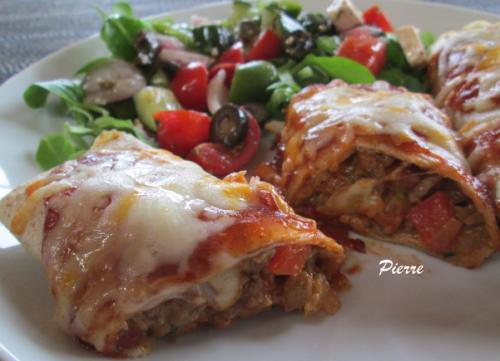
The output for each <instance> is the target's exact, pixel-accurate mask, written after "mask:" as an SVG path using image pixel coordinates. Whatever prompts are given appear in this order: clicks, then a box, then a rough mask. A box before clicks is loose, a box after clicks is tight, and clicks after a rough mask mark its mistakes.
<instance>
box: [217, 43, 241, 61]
mask: <svg viewBox="0 0 500 361" xmlns="http://www.w3.org/2000/svg"><path fill="white" fill-rule="evenodd" d="M244 62H245V56H244V55H243V43H242V42H241V41H239V42H237V43H235V44H234V45H233V46H231V47H230V48H229V49H227V50H226V51H225V52H223V53H222V55H221V56H220V57H219V59H218V60H217V63H231V64H240V63H244Z"/></svg>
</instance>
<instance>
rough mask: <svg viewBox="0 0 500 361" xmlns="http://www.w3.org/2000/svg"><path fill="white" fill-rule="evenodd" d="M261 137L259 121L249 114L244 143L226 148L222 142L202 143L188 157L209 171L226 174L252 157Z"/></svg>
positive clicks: (221, 174) (220, 174) (218, 174)
mask: <svg viewBox="0 0 500 361" xmlns="http://www.w3.org/2000/svg"><path fill="white" fill-rule="evenodd" d="M260 137H261V132H260V127H259V123H257V120H255V118H254V117H253V116H252V115H251V114H248V131H247V134H246V137H245V140H244V141H243V143H242V145H240V146H239V147H236V148H226V147H224V146H223V145H222V144H216V143H202V144H199V145H197V146H196V147H195V148H194V149H193V150H192V151H191V153H189V155H188V157H187V159H189V160H191V161H193V162H195V163H198V164H199V165H200V166H201V167H202V168H203V169H205V170H206V171H207V172H210V173H212V174H214V175H217V176H225V175H227V174H229V173H231V172H234V171H236V170H238V169H240V168H241V167H243V166H244V165H245V164H246V163H248V162H249V161H250V159H252V157H253V156H254V155H255V153H256V152H257V149H258V148H259V143H260Z"/></svg>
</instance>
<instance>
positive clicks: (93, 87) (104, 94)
mask: <svg viewBox="0 0 500 361" xmlns="http://www.w3.org/2000/svg"><path fill="white" fill-rule="evenodd" d="M232 7H233V11H232V14H231V16H230V17H228V18H227V19H224V20H221V21H215V22H214V21H211V20H209V19H205V18H202V17H193V19H192V21H191V23H190V24H187V23H176V22H175V19H170V18H163V19H160V20H142V19H139V18H137V17H136V16H135V15H134V13H133V10H132V8H131V7H130V5H129V4H128V3H126V2H118V3H116V4H115V5H113V7H112V9H111V10H110V11H109V12H104V11H99V13H100V15H101V16H102V21H103V24H102V27H101V30H100V37H101V39H102V41H103V42H104V43H105V44H106V45H107V47H108V49H109V53H110V55H109V56H107V57H102V58H98V59H94V60H92V61H91V62H89V63H88V64H82V67H81V68H80V69H79V70H77V69H75V70H76V71H75V75H74V77H73V78H71V79H55V80H50V81H43V82H37V83H34V84H32V85H31V86H30V87H28V89H26V91H25V93H24V100H25V102H26V103H27V104H28V106H30V107H31V108H40V107H43V106H44V105H45V104H46V101H47V98H48V95H49V94H53V95H55V96H57V97H59V98H60V100H61V101H62V102H63V104H64V106H65V109H66V110H67V113H68V114H69V116H70V117H71V120H70V121H68V122H67V123H65V124H64V125H61V128H62V131H61V133H57V134H49V135H46V136H45V137H43V138H42V139H41V141H40V144H39V146H38V150H37V152H36V161H37V163H38V164H39V166H40V167H41V168H43V169H49V168H51V167H53V166H56V165H57V164H60V163H62V162H64V161H66V160H69V159H74V158H77V157H78V156H79V155H81V154H82V153H84V152H85V151H86V150H88V149H89V147H90V146H91V145H92V142H93V140H94V138H95V137H96V136H98V135H99V134H100V133H101V132H102V131H104V130H109V129H117V130H120V131H124V132H128V133H130V134H133V135H134V136H136V137H137V138H139V139H141V140H142V141H144V142H147V143H149V144H151V145H153V146H156V147H161V148H163V149H167V150H169V151H171V152H173V153H175V154H177V155H179V156H182V157H185V158H187V159H190V160H192V161H195V162H197V163H198V164H200V165H201V166H202V167H203V168H205V169H206V170H207V171H209V172H211V173H213V174H215V175H218V176H224V175H226V174H228V173H230V172H232V171H235V170H238V169H241V168H242V167H243V166H244V165H245V164H246V163H248V162H249V161H250V160H251V158H252V157H253V156H254V154H255V153H256V151H257V149H258V147H259V142H260V139H261V135H262V132H263V130H262V129H273V128H276V122H283V121H284V119H285V117H286V109H287V106H288V104H289V102H290V100H291V99H292V97H293V96H294V95H295V94H297V93H298V92H300V91H301V90H302V89H303V88H305V87H307V86H309V85H312V84H318V83H320V84H325V83H328V82H330V81H332V80H334V79H342V80H344V81H345V82H348V83H368V84H369V83H373V82H374V81H376V80H385V81H387V82H389V83H391V84H392V85H395V86H403V87H406V88H407V89H409V90H410V91H415V92H427V91H428V85H427V83H426V80H425V73H426V53H425V52H426V51H427V49H428V47H429V46H430V45H431V44H432V42H433V40H434V36H433V35H432V34H431V33H428V32H420V31H419V30H418V29H416V28H414V27H405V28H404V29H403V28H401V29H396V30H395V29H394V28H393V26H392V25H391V23H390V21H389V20H388V18H387V17H386V15H385V14H384V13H383V12H382V11H381V10H380V9H379V8H378V7H377V6H373V7H370V8H369V9H366V10H365V11H364V12H361V11H359V10H358V9H354V8H352V6H350V7H349V8H347V9H333V8H332V7H330V8H329V9H327V10H326V11H325V12H324V13H311V12H304V11H303V9H302V6H301V4H300V3H298V2H296V1H294V0H278V1H257V2H256V3H250V2H247V1H244V0H234V2H233V4H232ZM346 14H347V15H350V17H349V16H346ZM422 54H423V55H422ZM266 124H267V125H266ZM270 124H272V125H273V126H269V125H270ZM278 124H279V123H278ZM278 128H279V127H278Z"/></svg>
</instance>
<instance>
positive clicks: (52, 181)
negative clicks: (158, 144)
mask: <svg viewBox="0 0 500 361" xmlns="http://www.w3.org/2000/svg"><path fill="white" fill-rule="evenodd" d="M105 137H109V134H105V135H103V137H102V138H105ZM107 142H111V143H107ZM34 185H36V186H34ZM25 195H26V199H25V200H24V201H23V203H22V205H21V207H19V208H18V210H17V212H16V213H14V215H13V217H12V219H11V227H12V228H13V229H14V230H15V231H16V232H17V233H18V234H19V235H20V236H21V239H23V238H24V235H23V233H24V230H25V229H27V227H26V225H27V224H28V222H29V221H30V220H31V219H33V217H34V216H35V214H34V212H35V211H37V212H44V213H45V212H47V214H49V213H51V214H52V215H55V216H53V217H55V219H54V220H53V221H54V222H53V224H52V225H50V226H49V227H50V228H49V229H47V227H48V224H51V222H52V221H49V219H50V217H49V216H48V215H47V218H46V220H45V231H44V230H43V229H37V230H36V231H35V232H34V233H31V234H30V235H28V237H26V238H29V239H35V240H36V241H35V242H34V243H35V244H32V245H30V248H32V249H33V250H34V251H35V253H37V255H38V256H39V257H41V258H42V260H43V261H44V263H45V264H46V265H47V267H48V274H49V278H51V285H52V289H53V292H54V293H55V296H56V298H57V299H58V312H57V313H58V317H59V319H60V321H62V322H61V323H62V324H63V325H64V327H65V328H66V329H67V330H68V331H69V332H70V333H73V334H77V335H87V333H88V330H89V329H91V328H93V327H94V326H92V324H93V322H95V321H96V315H97V314H98V313H99V312H101V311H102V309H103V308H106V307H108V306H107V305H110V304H112V305H114V306H113V307H118V308H119V310H120V312H122V313H123V314H125V315H126V314H130V313H134V312H139V311H141V310H144V309H147V308H150V307H154V306H155V305H156V304H158V303H159V302H162V301H164V300H166V299H168V298H170V297H173V296H175V295H176V294H178V293H179V292H182V291H183V290H185V289H186V288H187V287H189V282H184V284H179V285H178V286H175V285H172V286H171V287H169V288H167V289H165V290H162V291H161V292H160V293H159V294H156V295H151V296H150V297H144V295H145V293H144V292H145V290H144V289H143V288H142V286H141V287H136V286H135V285H136V284H137V283H136V281H137V280H141V281H140V282H141V284H142V283H143V282H144V280H147V279H148V277H149V276H150V275H151V274H154V273H155V272H158V270H160V271H161V270H164V271H162V272H166V274H165V276H169V275H172V276H176V275H179V274H182V273H187V272H189V271H190V270H189V269H188V268H189V264H188V261H189V259H190V257H191V256H192V255H193V254H194V253H195V251H196V250H197V248H198V247H199V246H200V244H202V243H203V242H204V241H206V240H207V239H209V238H210V237H211V236H213V235H215V234H217V233H220V232H222V231H224V230H225V229H226V228H228V227H229V226H231V225H232V224H233V223H234V222H235V221H236V219H237V217H236V216H237V215H238V212H241V211H243V210H244V209H246V207H247V206H248V205H249V204H252V202H253V201H254V200H253V198H251V196H252V192H251V190H250V185H249V184H246V183H238V182H226V181H223V180H220V179H218V178H216V177H213V176H211V175H209V174H208V173H206V172H205V171H204V170H203V169H202V168H200V167H199V166H198V165H196V164H195V163H192V162H187V161H184V160H182V159H180V158H178V157H176V156H174V155H172V154H170V153H168V152H162V151H156V150H153V149H151V148H149V147H147V146H145V145H143V144H142V143H140V142H138V141H137V140H135V139H134V138H132V137H130V136H128V135H121V136H120V137H118V138H116V139H113V138H110V139H107V141H104V140H103V139H101V138H98V140H97V141H96V146H94V148H93V149H92V151H91V152H90V153H88V154H87V155H86V156H84V157H83V158H81V159H79V160H77V161H70V162H66V163H65V164H63V165H61V166H60V167H58V168H55V169H54V170H52V171H51V172H48V173H46V174H44V175H42V176H41V177H39V178H38V179H37V180H35V181H34V182H33V183H32V185H28V186H27V187H25ZM69 198H70V199H69ZM40 204H41V205H44V206H45V208H44V209H43V210H42V209H40V207H39V206H40ZM42 208H43V207H42ZM21 228H22V229H21ZM42 228H43V226H42ZM44 232H45V233H46V234H45V235H44ZM30 242H33V241H30ZM216 256H217V257H216V258H214V259H212V261H214V262H216V265H218V267H227V266H228V265H232V264H235V263H236V262H237V261H238V260H237V259H235V258H233V257H231V256H229V255H228V254H217V255H216ZM207 257H208V256H207ZM88 282H90V283H91V284H92V288H89V289H88V290H86V291H85V293H84V294H81V295H80V296H78V298H75V299H74V298H73V297H75V293H76V292H77V291H78V289H79V288H81V287H85V288H86V284H87V283H88ZM154 292H156V291H154ZM75 303H76V304H79V306H78V308H75ZM75 312H76V314H75ZM123 327H124V324H123V321H116V322H113V323H108V324H106V327H102V326H100V327H99V330H97V331H94V332H93V333H92V334H91V335H87V336H85V339H86V341H87V342H91V343H93V344H94V346H95V347H96V348H97V349H98V350H102V349H104V347H105V343H106V341H105V340H106V337H107V335H109V334H112V333H113V332H114V331H116V330H119V329H120V328H123Z"/></svg>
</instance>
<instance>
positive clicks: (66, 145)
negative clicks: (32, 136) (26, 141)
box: [36, 134, 77, 170]
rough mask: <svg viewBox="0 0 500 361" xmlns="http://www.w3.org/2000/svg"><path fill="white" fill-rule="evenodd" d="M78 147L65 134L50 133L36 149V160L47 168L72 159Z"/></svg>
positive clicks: (42, 166)
mask: <svg viewBox="0 0 500 361" xmlns="http://www.w3.org/2000/svg"><path fill="white" fill-rule="evenodd" d="M76 154H77V149H76V148H75V147H74V145H73V143H72V142H71V140H70V139H68V137H67V136H65V135H64V134H49V135H46V136H44V137H43V138H42V140H41V141H40V144H39V146H38V150H37V151H36V162H37V163H38V165H39V166H40V167H41V168H42V169H44V170H46V169H50V168H52V167H54V166H56V165H58V164H60V163H62V162H65V161H67V160H69V159H72V158H73V157H74V156H75V155H76Z"/></svg>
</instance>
